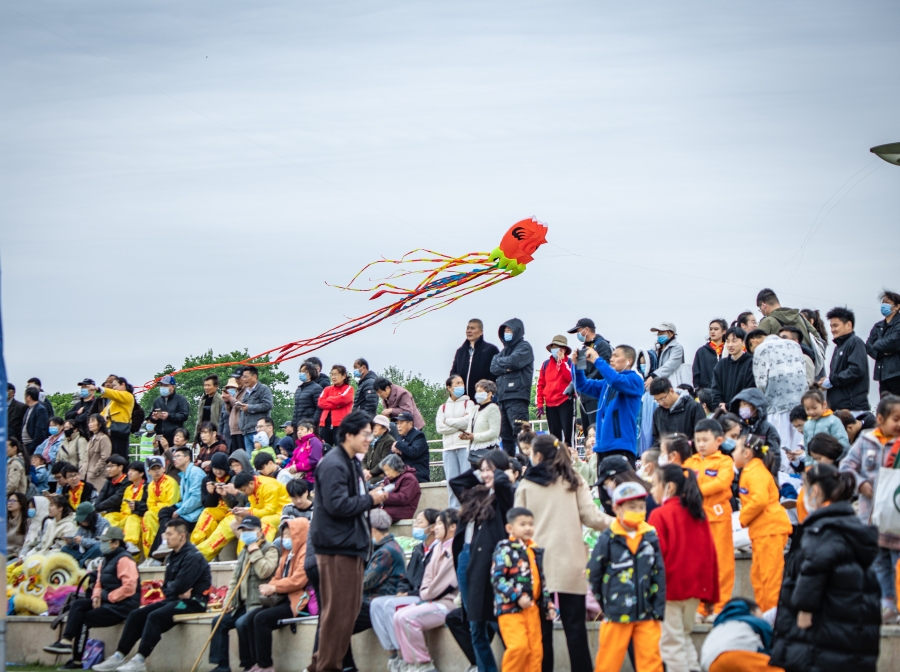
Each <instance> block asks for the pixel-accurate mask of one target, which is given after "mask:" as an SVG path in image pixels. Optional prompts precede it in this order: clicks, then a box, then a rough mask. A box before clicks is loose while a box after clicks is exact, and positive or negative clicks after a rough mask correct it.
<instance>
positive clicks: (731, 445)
mask: <svg viewBox="0 0 900 672" xmlns="http://www.w3.org/2000/svg"><path fill="white" fill-rule="evenodd" d="M736 447H737V441H735V440H734V439H732V438H729V437H725V440H724V441H722V450H724V451H725V452H726V453H730V452H731V451H733V450H734V449H735V448H736Z"/></svg>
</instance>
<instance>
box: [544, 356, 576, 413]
mask: <svg viewBox="0 0 900 672" xmlns="http://www.w3.org/2000/svg"><path fill="white" fill-rule="evenodd" d="M571 382H572V372H571V371H569V360H568V359H566V358H563V359H562V360H561V361H559V362H557V361H556V359H555V358H553V357H551V358H550V359H548V360H547V361H546V362H544V363H543V364H541V375H540V377H539V378H538V384H537V400H536V401H537V407H538V408H543V407H544V406H549V407H551V408H556V407H557V406H562V405H563V403H565V401H566V399H568V398H569V397H568V395H567V394H566V388H567V387H568V386H569V384H570V383H571Z"/></svg>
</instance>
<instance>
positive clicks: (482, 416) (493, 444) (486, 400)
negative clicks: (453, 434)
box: [447, 380, 503, 487]
mask: <svg viewBox="0 0 900 672" xmlns="http://www.w3.org/2000/svg"><path fill="white" fill-rule="evenodd" d="M496 394H497V385H496V383H494V382H493V381H491V380H479V381H478V384H477V385H476V386H475V403H476V404H478V406H477V407H476V408H475V410H474V411H473V412H472V416H471V418H472V419H471V422H470V423H469V428H468V429H467V430H466V431H464V432H460V434H459V438H460V439H462V440H463V441H468V442H469V456H470V459H471V455H472V452H473V451H475V450H489V449H491V448H498V447H499V446H500V441H499V439H500V431H501V429H500V428H501V426H502V424H503V420H502V418H501V412H500V407H499V406H498V405H497V403H496V402H495V401H494V397H495V396H496ZM447 485H448V487H449V485H450V483H449V481H448V482H447Z"/></svg>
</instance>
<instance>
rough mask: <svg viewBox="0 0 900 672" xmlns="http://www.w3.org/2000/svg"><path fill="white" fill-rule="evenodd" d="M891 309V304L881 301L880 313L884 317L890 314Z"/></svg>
mask: <svg viewBox="0 0 900 672" xmlns="http://www.w3.org/2000/svg"><path fill="white" fill-rule="evenodd" d="M893 309H894V307H893V306H892V305H891V304H889V303H882V304H881V314H882V315H884V316H885V317H887V316H888V315H890V314H891V311H892V310H893Z"/></svg>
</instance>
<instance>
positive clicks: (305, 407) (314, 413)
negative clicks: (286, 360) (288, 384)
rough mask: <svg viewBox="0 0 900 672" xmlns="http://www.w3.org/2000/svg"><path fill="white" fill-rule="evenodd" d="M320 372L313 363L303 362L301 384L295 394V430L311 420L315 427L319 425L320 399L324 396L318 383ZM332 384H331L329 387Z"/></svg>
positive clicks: (300, 375)
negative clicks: (303, 421) (303, 422)
mask: <svg viewBox="0 0 900 672" xmlns="http://www.w3.org/2000/svg"><path fill="white" fill-rule="evenodd" d="M318 376H319V370H318V369H317V368H316V365H315V364H313V363H312V362H303V363H302V364H301V365H300V374H299V378H300V384H299V385H298V386H297V391H296V392H294V416H293V420H294V428H295V429H296V428H297V427H298V426H299V425H300V421H301V420H311V421H312V422H313V424H314V425H315V426H318V424H319V417H318V416H319V406H318V403H319V397H321V396H322V389H323V388H322V386H321V385H319V383H318V382H317V381H318ZM330 384H331V383H330V382H329V385H330Z"/></svg>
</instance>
